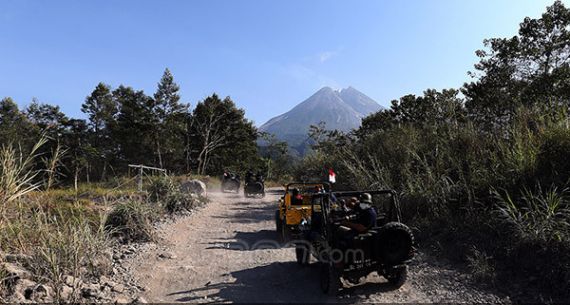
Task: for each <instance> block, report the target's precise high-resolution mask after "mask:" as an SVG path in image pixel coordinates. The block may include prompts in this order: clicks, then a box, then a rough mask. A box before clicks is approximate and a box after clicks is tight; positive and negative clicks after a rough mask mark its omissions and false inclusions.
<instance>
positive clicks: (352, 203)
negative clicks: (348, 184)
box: [338, 193, 377, 248]
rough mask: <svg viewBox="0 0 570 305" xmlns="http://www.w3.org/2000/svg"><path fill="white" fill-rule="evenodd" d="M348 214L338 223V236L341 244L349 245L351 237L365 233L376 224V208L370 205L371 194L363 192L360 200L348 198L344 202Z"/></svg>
mask: <svg viewBox="0 0 570 305" xmlns="http://www.w3.org/2000/svg"><path fill="white" fill-rule="evenodd" d="M346 208H347V209H348V215H347V216H346V220H343V221H342V222H341V223H340V227H339V228H338V230H339V236H340V239H341V244H342V245H344V246H345V247H347V248H348V247H351V245H352V239H353V238H354V237H355V236H357V235H358V234H362V233H366V232H368V230H370V229H371V228H373V227H375V226H376V217H377V214H376V210H374V208H373V207H372V196H371V195H370V194H367V193H364V194H362V195H361V196H360V200H358V198H356V197H352V198H350V199H349V200H348V201H347V202H346Z"/></svg>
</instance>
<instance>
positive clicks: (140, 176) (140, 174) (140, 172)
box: [138, 166, 143, 192]
mask: <svg viewBox="0 0 570 305" xmlns="http://www.w3.org/2000/svg"><path fill="white" fill-rule="evenodd" d="M138 181H139V183H138V184H139V192H142V190H143V167H142V166H140V167H139V178H138Z"/></svg>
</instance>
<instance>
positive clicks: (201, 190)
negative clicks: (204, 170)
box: [180, 179, 207, 195]
mask: <svg viewBox="0 0 570 305" xmlns="http://www.w3.org/2000/svg"><path fill="white" fill-rule="evenodd" d="M180 191H181V192H184V193H191V194H196V195H206V192H207V188H206V183H204V182H202V181H200V180H197V179H192V180H190V181H186V182H184V183H182V185H180Z"/></svg>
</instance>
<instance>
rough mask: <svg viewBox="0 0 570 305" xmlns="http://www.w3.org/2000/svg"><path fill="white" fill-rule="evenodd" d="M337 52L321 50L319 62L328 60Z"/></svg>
mask: <svg viewBox="0 0 570 305" xmlns="http://www.w3.org/2000/svg"><path fill="white" fill-rule="evenodd" d="M337 54H338V52H337V51H325V52H321V53H319V62H321V63H324V62H325V61H328V60H329V59H331V58H333V57H335V56H336V55H337Z"/></svg>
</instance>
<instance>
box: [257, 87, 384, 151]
mask: <svg viewBox="0 0 570 305" xmlns="http://www.w3.org/2000/svg"><path fill="white" fill-rule="evenodd" d="M380 109H382V107H381V106H380V105H378V103H376V102H375V101H374V100H373V99H371V98H370V97H368V96H366V95H365V94H364V93H362V92H360V91H358V90H356V89H355V88H353V87H348V88H345V89H341V90H333V89H332V88H331V87H328V86H325V87H322V88H321V89H319V90H318V91H317V92H315V93H314V94H313V95H311V96H310V97H309V98H307V99H306V100H304V101H303V102H301V103H299V104H298V105H297V106H295V107H293V109H291V110H290V111H288V112H286V113H284V114H282V115H279V116H276V117H274V118H272V119H270V120H269V121H267V122H266V123H265V124H263V125H261V127H260V128H259V129H260V130H261V131H265V132H268V133H272V134H274V135H275V136H276V137H277V138H279V139H281V140H285V141H287V142H288V143H289V144H290V146H294V145H299V144H300V143H299V142H303V141H305V140H306V138H307V133H308V130H309V127H310V126H311V125H317V124H319V123H320V122H325V123H326V128H327V129H330V130H334V129H336V130H341V131H350V130H352V129H356V128H358V127H360V124H361V123H362V118H364V117H366V116H368V115H369V114H371V113H373V112H376V111H378V110H380ZM293 139H294V141H293ZM295 142H296V143H295Z"/></svg>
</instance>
